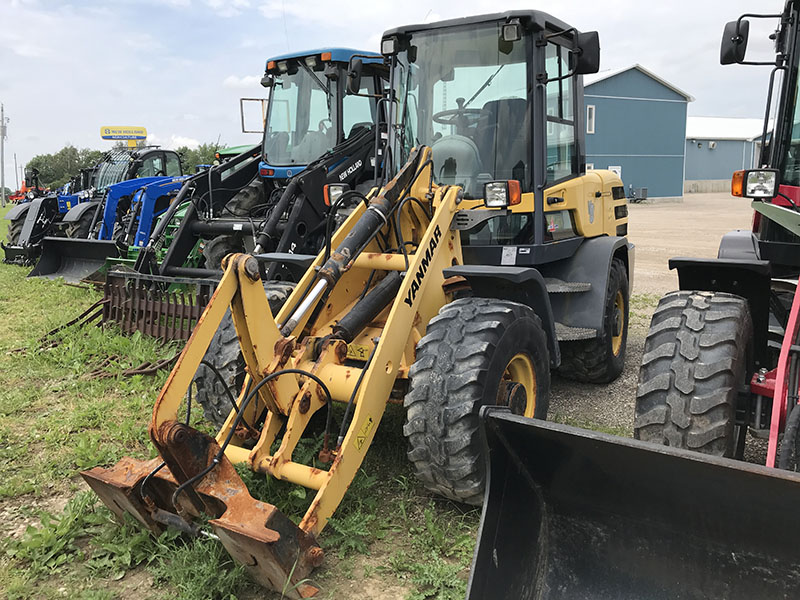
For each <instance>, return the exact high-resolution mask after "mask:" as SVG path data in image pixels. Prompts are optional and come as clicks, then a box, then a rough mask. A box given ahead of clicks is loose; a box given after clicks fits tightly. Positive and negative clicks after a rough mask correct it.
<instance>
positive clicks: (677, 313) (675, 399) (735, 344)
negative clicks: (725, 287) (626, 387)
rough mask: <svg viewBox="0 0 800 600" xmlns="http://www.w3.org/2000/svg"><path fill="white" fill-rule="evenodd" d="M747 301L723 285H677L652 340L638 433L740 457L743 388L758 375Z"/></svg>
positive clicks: (659, 312) (639, 398)
mask: <svg viewBox="0 0 800 600" xmlns="http://www.w3.org/2000/svg"><path fill="white" fill-rule="evenodd" d="M752 344H753V322H752V319H751V316H750V308H749V306H748V304H747V301H746V300H745V299H744V298H741V297H739V296H734V295H733V294H725V293H721V292H691V291H684V292H672V293H670V294H667V295H666V296H664V297H663V298H661V300H660V301H659V303H658V307H657V308H656V311H655V313H654V314H653V319H652V321H651V323H650V331H649V333H648V334H647V339H646V340H645V345H644V356H643V357H642V366H641V368H640V370H639V386H638V389H637V392H636V409H635V420H634V426H633V427H634V429H633V437H635V438H636V439H639V440H643V441H646V442H653V443H655V444H661V445H664V446H673V447H676V448H683V449H687V450H695V451H698V452H702V453H704V454H710V455H713V456H733V453H734V450H735V447H736V435H735V433H736V432H735V429H736V427H735V425H736V409H737V403H738V397H739V391H740V389H741V388H742V387H743V386H745V385H746V383H747V381H748V377H749V376H750V375H751V371H752V365H751V364H750V357H751V356H752Z"/></svg>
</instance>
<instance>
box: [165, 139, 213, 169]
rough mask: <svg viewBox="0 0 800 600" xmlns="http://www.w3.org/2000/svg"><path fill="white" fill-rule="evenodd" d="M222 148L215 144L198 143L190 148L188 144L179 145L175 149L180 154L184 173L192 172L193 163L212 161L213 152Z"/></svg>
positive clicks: (200, 163) (208, 163)
mask: <svg viewBox="0 0 800 600" xmlns="http://www.w3.org/2000/svg"><path fill="white" fill-rule="evenodd" d="M220 148H222V146H218V145H217V144H200V145H199V146H198V147H197V148H195V149H194V150H192V149H191V148H189V147H188V146H181V147H180V148H178V149H177V150H176V152H177V153H178V154H180V156H181V162H182V163H183V170H184V172H185V173H193V172H194V168H195V165H210V164H212V163H213V162H214V154H216V152H217V150H219V149H220Z"/></svg>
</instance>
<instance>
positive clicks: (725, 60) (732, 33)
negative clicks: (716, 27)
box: [719, 19, 750, 65]
mask: <svg viewBox="0 0 800 600" xmlns="http://www.w3.org/2000/svg"><path fill="white" fill-rule="evenodd" d="M749 34H750V21H746V20H744V19H742V20H739V21H731V22H730V23H728V24H727V25H725V31H723V32H722V44H721V45H720V49H719V62H720V64H722V65H732V64H733V63H740V62H742V61H743V60H744V53H745V51H746V50H747V37H748V35H749Z"/></svg>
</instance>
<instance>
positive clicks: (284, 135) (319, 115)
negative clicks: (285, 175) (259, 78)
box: [264, 63, 336, 166]
mask: <svg viewBox="0 0 800 600" xmlns="http://www.w3.org/2000/svg"><path fill="white" fill-rule="evenodd" d="M291 69H296V71H294V72H288V73H282V74H279V75H276V76H275V81H274V84H273V86H272V91H271V93H270V101H269V109H268V114H267V123H266V133H265V135H264V158H265V160H266V162H267V163H268V164H270V165H274V166H291V165H307V164H308V163H310V162H312V161H314V160H316V159H317V158H319V157H320V156H322V155H323V154H325V152H327V151H328V150H330V149H331V148H333V147H334V146H335V145H336V130H335V129H334V127H333V115H332V110H333V107H334V106H335V104H336V102H335V97H334V92H335V88H334V87H333V86H335V85H336V84H335V82H333V83H331V80H330V79H328V78H327V77H325V76H324V75H323V74H322V72H321V71H320V72H315V71H312V70H311V69H310V68H308V67H307V66H306V65H305V64H304V63H295V64H294V65H293V66H292V67H290V70H291Z"/></svg>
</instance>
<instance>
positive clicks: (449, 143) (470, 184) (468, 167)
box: [431, 135, 481, 197]
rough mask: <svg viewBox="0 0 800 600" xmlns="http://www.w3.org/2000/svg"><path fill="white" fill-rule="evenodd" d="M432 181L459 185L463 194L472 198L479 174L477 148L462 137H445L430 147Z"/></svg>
mask: <svg viewBox="0 0 800 600" xmlns="http://www.w3.org/2000/svg"><path fill="white" fill-rule="evenodd" d="M431 153H432V154H433V167H434V169H435V170H436V174H435V175H434V179H435V180H436V182H437V183H440V184H444V185H460V186H462V187H463V188H464V193H465V194H467V195H468V196H471V197H474V196H475V194H476V193H478V190H477V178H478V174H479V173H480V172H481V168H480V164H481V161H480V158H479V156H478V147H477V146H476V145H475V142H473V141H472V140H471V139H469V138H468V137H465V136H463V135H446V136H444V137H440V138H439V139H438V140H436V141H435V142H433V144H432V145H431Z"/></svg>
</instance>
